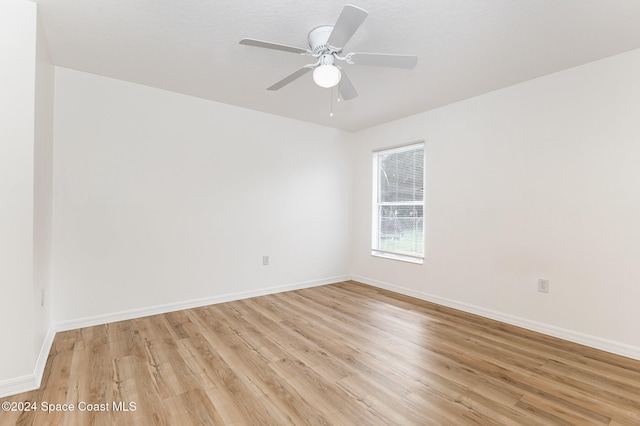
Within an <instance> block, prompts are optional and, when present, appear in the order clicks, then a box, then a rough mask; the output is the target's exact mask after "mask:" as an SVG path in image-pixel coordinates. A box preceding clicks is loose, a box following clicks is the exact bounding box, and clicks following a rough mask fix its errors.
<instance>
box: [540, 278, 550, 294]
mask: <svg viewBox="0 0 640 426" xmlns="http://www.w3.org/2000/svg"><path fill="white" fill-rule="evenodd" d="M538 291H539V292H540V293H549V280H548V279H545V278H538Z"/></svg>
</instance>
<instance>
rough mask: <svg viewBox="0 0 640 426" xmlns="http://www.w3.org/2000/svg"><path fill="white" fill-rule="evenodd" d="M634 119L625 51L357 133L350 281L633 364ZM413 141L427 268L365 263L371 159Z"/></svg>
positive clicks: (631, 65) (637, 181)
mask: <svg viewBox="0 0 640 426" xmlns="http://www.w3.org/2000/svg"><path fill="white" fill-rule="evenodd" d="M638 117H640V51H632V52H629V53H626V54H622V55H619V56H615V57H611V58H608V59H605V60H601V61H598V62H594V63H591V64H587V65H584V66H581V67H577V68H574V69H570V70H567V71H564V72H560V73H557V74H553V75H549V76H546V77H543V78H540V79H537V80H533V81H530V82H526V83H524V84H519V85H517V86H512V87H510V88H507V89H504V90H500V91H497V92H493V93H489V94H486V95H483V96H480V97H477V98H473V99H469V100H466V101H463V102H460V103H457V104H453V105H450V106H447V107H444V108H440V109H437V110H433V111H429V112H425V113H422V114H419V115H416V116H413V117H409V118H406V119H402V120H398V121H396V122H392V123H389V124H386V125H382V126H378V127H375V128H371V129H367V130H365V131H362V132H360V133H359V134H358V135H357V138H358V142H357V149H356V158H357V162H356V167H355V174H356V175H355V184H354V194H355V200H354V212H353V214H354V218H356V219H355V220H354V242H353V249H354V252H353V253H354V254H353V265H352V270H353V273H354V275H355V276H356V277H357V278H359V279H361V280H363V281H365V282H369V283H373V284H377V285H381V286H383V287H388V288H393V289H396V290H400V291H403V292H405V293H408V294H413V295H416V296H419V297H422V298H425V299H429V300H436V301H439V302H441V303H447V304H450V305H452V306H456V307H460V308H463V309H466V310H469V311H472V312H480V313H483V314H485V315H488V316H493V317H496V318H500V319H503V320H505V319H506V320H508V321H510V322H513V323H519V324H521V325H525V326H529V327H530V328H537V329H539V330H544V331H546V332H549V333H551V334H558V335H561V336H562V337H566V338H570V339H572V340H576V341H582V342H583V343H589V344H594V345H596V346H599V347H601V348H606V349H613V350H615V351H617V352H619V353H623V354H627V355H629V356H634V357H640V329H639V328H638V324H640V309H638V300H640V285H639V283H640V268H639V267H638V259H640V220H639V218H640V190H639V188H640V120H639V119H638ZM419 139H424V140H425V141H426V147H425V155H426V166H427V170H426V180H427V182H426V189H427V191H426V197H427V199H426V210H425V215H426V218H425V228H426V249H425V250H426V259H425V262H424V265H413V264H406V263H402V262H398V261H392V260H386V259H380V258H374V257H371V256H370V254H369V253H370V249H369V247H370V226H371V219H370V216H371V215H370V211H371V210H370V209H371V207H370V206H371V184H370V179H371V150H372V149H373V148H380V147H384V146H387V145H397V144H400V143H405V142H411V141H415V140H419ZM538 277H543V278H548V279H549V280H550V292H549V293H548V294H542V293H538V292H537V278H538ZM609 346H610V347H609Z"/></svg>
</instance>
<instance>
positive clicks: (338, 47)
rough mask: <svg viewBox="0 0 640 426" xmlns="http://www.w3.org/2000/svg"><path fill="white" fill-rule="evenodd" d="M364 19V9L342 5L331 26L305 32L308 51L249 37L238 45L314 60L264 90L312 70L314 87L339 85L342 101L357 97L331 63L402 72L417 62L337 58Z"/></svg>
mask: <svg viewBox="0 0 640 426" xmlns="http://www.w3.org/2000/svg"><path fill="white" fill-rule="evenodd" d="M367 16H368V13H367V12H366V11H365V10H363V9H361V8H359V7H356V6H353V5H350V4H348V5H346V6H345V7H344V9H342V13H341V14H340V16H339V17H338V21H337V22H336V24H335V25H333V26H331V25H322V26H319V27H316V28H314V29H313V30H311V31H310V32H309V36H308V40H309V48H310V49H305V48H300V47H296V46H289V45H286V44H281V43H273V42H269V41H263V40H256V39H250V38H245V39H242V40H240V44H244V45H248V46H255V47H263V48H267V49H274V50H281V51H285V52H291V53H298V54H301V55H309V56H312V57H315V58H318V59H317V61H316V62H315V63H312V64H307V65H304V66H303V67H302V68H300V69H298V70H297V71H294V72H293V73H291V74H289V75H288V76H286V77H285V78H283V79H282V80H280V81H279V82H277V83H275V84H274V85H272V86H270V87H268V88H267V90H278V89H280V88H282V87H284V86H286V85H287V84H289V83H291V82H292V81H294V80H296V79H298V78H300V77H302V76H303V75H304V74H306V73H308V72H309V71H311V70H313V80H314V81H315V82H316V84H318V85H319V86H321V87H325V88H329V87H333V86H336V85H339V90H340V95H341V96H342V98H343V99H344V100H350V99H353V98H355V97H356V96H358V92H357V91H356V89H355V87H354V86H353V84H352V83H351V81H350V80H349V77H347V74H346V73H345V71H344V69H343V68H342V67H340V66H338V65H336V64H335V61H336V60H340V61H344V62H346V63H347V64H350V65H371V66H382V67H394V68H406V69H411V68H413V67H415V66H416V64H417V62H418V57H417V56H412V55H394V54H385V53H359V52H352V53H348V54H347V55H345V56H340V54H341V53H342V50H343V48H344V46H345V44H346V43H347V42H348V41H349V40H350V39H351V37H352V36H353V34H354V33H355V32H356V30H357V29H358V28H360V25H362V23H363V22H364V20H365V19H366V17H367Z"/></svg>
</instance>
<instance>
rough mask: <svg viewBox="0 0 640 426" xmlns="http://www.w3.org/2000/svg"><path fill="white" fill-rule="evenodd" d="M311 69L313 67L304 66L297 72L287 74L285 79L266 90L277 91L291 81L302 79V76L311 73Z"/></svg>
mask: <svg viewBox="0 0 640 426" xmlns="http://www.w3.org/2000/svg"><path fill="white" fill-rule="evenodd" d="M312 68H313V66H309V65H305V66H304V67H302V68H300V69H299V70H297V71H295V72H292V73H291V74H289V75H288V76H286V77H285V78H283V79H282V80H280V81H279V82H277V83H276V84H274V85H273V86H271V87H268V88H267V90H278V89H280V88H282V87H284V86H286V85H287V84H289V83H291V82H292V81H294V80H296V79H298V78H300V77H302V76H303V75H305V74H306V73H308V72H309V71H311V69H312Z"/></svg>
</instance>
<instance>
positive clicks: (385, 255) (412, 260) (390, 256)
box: [371, 250, 424, 265]
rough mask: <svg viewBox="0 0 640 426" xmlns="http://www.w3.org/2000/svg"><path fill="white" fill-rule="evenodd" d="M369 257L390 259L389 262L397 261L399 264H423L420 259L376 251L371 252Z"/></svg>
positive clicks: (422, 260)
mask: <svg viewBox="0 0 640 426" xmlns="http://www.w3.org/2000/svg"><path fill="white" fill-rule="evenodd" d="M371 256H375V257H382V258H385V259H391V260H399V261H401V262H408V263H415V264H417V265H422V264H423V262H424V259H423V258H420V257H413V256H404V255H402V254H397V253H387V252H384V251H377V250H371Z"/></svg>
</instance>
